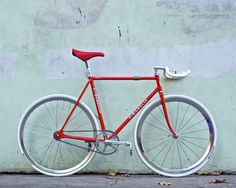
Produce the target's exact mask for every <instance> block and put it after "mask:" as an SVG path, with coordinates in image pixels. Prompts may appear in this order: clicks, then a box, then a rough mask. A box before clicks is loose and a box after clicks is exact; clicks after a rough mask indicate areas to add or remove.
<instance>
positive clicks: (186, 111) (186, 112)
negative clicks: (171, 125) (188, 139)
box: [177, 105, 190, 132]
mask: <svg viewBox="0 0 236 188" xmlns="http://www.w3.org/2000/svg"><path fill="white" fill-rule="evenodd" d="M189 106H190V105H188V107H187V108H186V110H185V113H184V116H183V118H182V120H181V123H180V124H179V129H180V128H181V127H182V126H181V125H182V123H183V122H184V119H185V116H186V115H187V112H188V109H189ZM177 132H179V130H177Z"/></svg>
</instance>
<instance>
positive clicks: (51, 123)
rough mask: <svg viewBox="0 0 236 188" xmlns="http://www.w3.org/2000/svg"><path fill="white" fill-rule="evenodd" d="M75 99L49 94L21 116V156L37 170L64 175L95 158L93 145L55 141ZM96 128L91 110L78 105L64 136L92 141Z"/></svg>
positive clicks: (77, 169) (64, 140)
mask: <svg viewBox="0 0 236 188" xmlns="http://www.w3.org/2000/svg"><path fill="white" fill-rule="evenodd" d="M75 103H76V99H75V98H73V97H70V96H66V95H50V96H46V97H43V98H41V99H39V100H38V101H36V102H35V103H33V104H32V105H31V106H30V107H29V108H28V110H26V112H25V113H24V115H23V116H22V119H21V121H20V124H19V131H18V141H19V146H20V149H21V151H22V153H23V155H24V156H25V157H26V159H27V160H28V162H30V163H31V164H32V166H33V168H35V169H36V170H37V171H39V172H41V173H44V174H47V175H52V176H66V175H70V174H73V173H75V172H77V171H79V170H82V169H83V168H84V167H85V166H86V165H87V164H88V163H89V162H90V161H91V160H92V158H93V157H94V155H95V152H94V151H95V149H96V147H95V144H94V143H86V142H84V141H79V140H72V139H61V140H60V139H57V137H56V136H55V135H56V132H57V131H58V130H59V129H60V127H61V126H62V124H63V123H64V121H65V119H66V118H67V116H68V114H69V112H70V110H71V109H72V108H73V106H74V104H75ZM96 130H98V126H97V122H96V118H95V116H94V114H93V113H92V112H91V110H90V109H89V108H88V107H87V106H86V105H85V104H83V103H79V104H78V106H77V107H76V109H75V111H74V113H73V115H72V116H71V118H70V120H69V121H68V123H67V125H66V127H65V129H64V133H65V134H70V135H79V136H88V137H94V138H96V135H97V132H96Z"/></svg>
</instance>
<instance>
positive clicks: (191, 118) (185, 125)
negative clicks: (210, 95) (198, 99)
mask: <svg viewBox="0 0 236 188" xmlns="http://www.w3.org/2000/svg"><path fill="white" fill-rule="evenodd" d="M198 112H199V111H196V112H195V113H194V114H193V115H192V116H191V117H190V118H189V119H188V121H187V122H186V123H185V124H184V125H183V126H182V128H181V129H180V130H179V132H180V131H181V130H183V128H184V127H186V126H187V125H188V123H189V122H190V121H191V120H192V119H193V118H194V117H195V116H196V114H197V113H198Z"/></svg>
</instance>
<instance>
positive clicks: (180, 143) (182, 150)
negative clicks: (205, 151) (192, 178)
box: [179, 140, 192, 167]
mask: <svg viewBox="0 0 236 188" xmlns="http://www.w3.org/2000/svg"><path fill="white" fill-rule="evenodd" d="M179 145H180V148H181V149H182V151H183V152H184V155H185V157H186V159H187V160H188V161H189V163H190V164H191V165H192V162H191V160H190V159H189V157H188V155H187V154H186V152H185V150H184V148H183V146H182V145H181V140H180V143H179ZM185 167H187V166H186V164H185Z"/></svg>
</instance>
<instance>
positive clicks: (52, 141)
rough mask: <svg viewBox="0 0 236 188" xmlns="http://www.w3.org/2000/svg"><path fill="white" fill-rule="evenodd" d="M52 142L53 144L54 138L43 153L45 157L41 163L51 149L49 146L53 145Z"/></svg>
mask: <svg viewBox="0 0 236 188" xmlns="http://www.w3.org/2000/svg"><path fill="white" fill-rule="evenodd" d="M52 144H53V140H52V141H51V142H50V144H49V145H48V147H47V149H45V152H44V153H43V157H42V159H41V161H40V163H42V161H43V159H44V157H45V155H46V153H47V152H48V151H49V148H50V146H51V145H52Z"/></svg>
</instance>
